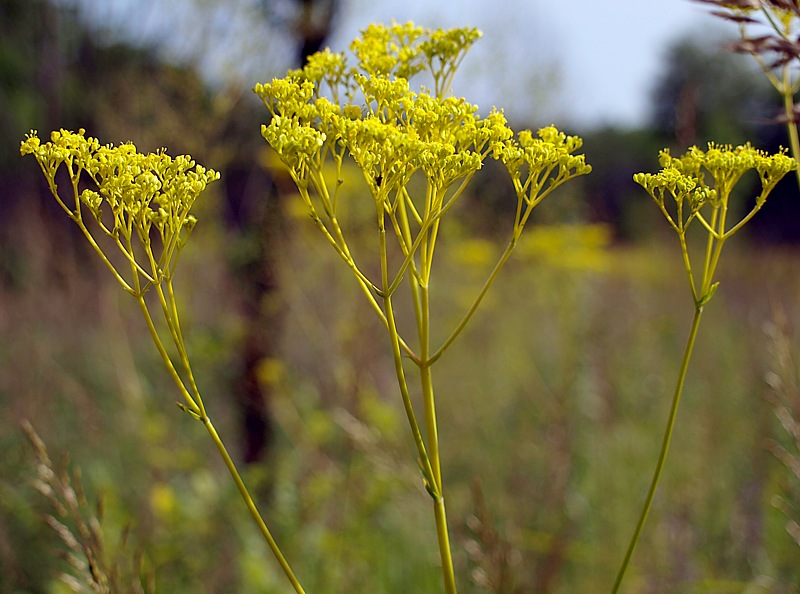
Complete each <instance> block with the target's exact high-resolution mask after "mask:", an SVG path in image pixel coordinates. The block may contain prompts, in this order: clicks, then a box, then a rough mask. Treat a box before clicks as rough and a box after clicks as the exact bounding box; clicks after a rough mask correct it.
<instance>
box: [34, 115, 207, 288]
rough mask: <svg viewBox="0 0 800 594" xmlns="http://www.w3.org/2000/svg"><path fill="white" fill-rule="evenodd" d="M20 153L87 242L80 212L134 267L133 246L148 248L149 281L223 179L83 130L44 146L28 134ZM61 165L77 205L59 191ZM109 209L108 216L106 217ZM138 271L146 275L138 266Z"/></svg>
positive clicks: (182, 159) (60, 134) (59, 134)
mask: <svg viewBox="0 0 800 594" xmlns="http://www.w3.org/2000/svg"><path fill="white" fill-rule="evenodd" d="M20 152H21V154H22V155H33V156H34V157H35V158H36V160H37V161H38V163H39V166H40V167H41V169H42V172H43V173H44V175H45V178H46V179H47V182H48V185H49V187H50V191H51V192H52V194H53V196H54V197H55V198H56V200H57V201H58V203H59V204H60V205H61V207H62V208H63V209H64V211H65V212H66V213H67V214H68V215H69V217H70V218H72V219H73V220H74V221H75V222H76V223H78V224H79V225H80V226H81V227H82V229H83V230H84V232H85V233H86V234H87V236H90V235H91V232H90V231H89V230H88V228H87V227H86V226H85V222H84V220H83V208H82V207H85V208H86V209H87V210H88V211H89V213H90V214H91V216H92V218H93V219H94V220H95V221H96V222H97V224H98V225H99V226H100V228H101V230H102V231H103V233H104V234H106V235H108V236H109V237H111V238H112V239H113V240H114V241H115V242H116V243H117V245H118V246H119V248H120V249H121V250H122V251H123V252H124V253H125V254H126V256H127V258H128V259H129V260H130V261H131V263H133V264H134V265H136V266H139V265H137V264H136V253H135V249H134V243H135V242H138V243H139V244H140V245H141V246H143V247H144V250H145V253H146V256H147V259H148V262H147V266H146V268H150V269H151V272H150V273H145V274H146V277H147V279H148V280H149V281H150V282H158V280H159V279H160V277H161V276H162V274H163V273H164V271H165V270H167V269H168V268H169V266H170V263H171V261H172V258H173V256H174V255H176V254H177V252H178V251H180V249H181V248H182V247H183V245H184V243H185V241H186V238H187V237H188V235H189V233H190V232H191V230H192V229H193V228H194V225H195V223H196V222H197V221H196V219H195V217H194V216H193V215H192V214H190V211H191V209H192V206H193V205H194V202H195V200H196V199H197V197H198V196H199V195H200V193H201V192H202V191H203V190H205V188H206V186H207V185H208V184H209V183H211V182H212V181H214V180H217V179H219V173H217V172H216V171H214V170H213V169H206V168H205V167H203V166H202V165H198V164H196V163H195V162H194V160H192V158H191V157H189V156H188V155H180V156H178V157H175V158H172V157H170V156H169V155H168V154H166V153H165V152H164V151H163V150H162V151H158V152H156V153H150V154H142V153H139V152H138V151H137V150H136V147H135V146H134V145H133V144H132V143H125V144H121V145H119V146H113V145H100V143H99V141H98V140H97V139H96V138H92V137H90V136H86V134H85V130H83V129H81V130H78V132H71V131H68V130H59V131H54V132H53V133H52V134H51V136H50V141H49V142H46V143H42V142H41V140H40V139H39V137H38V135H37V133H36V132H31V133H30V134H28V136H27V137H26V139H25V140H24V141H23V142H22V145H21V147H20ZM62 165H63V166H64V168H65V169H66V172H67V174H68V176H69V181H70V186H71V192H72V195H73V199H74V205H70V206H68V205H67V203H66V202H64V200H63V199H62V197H61V195H60V194H59V190H58V182H57V179H56V178H57V174H58V171H59V169H60V168H61V166H62ZM87 185H88V186H89V187H85V186H87ZM104 208H107V209H108V211H110V214H109V215H108V216H105V215H104V212H103V210H104ZM153 229H155V230H156V231H157V232H158V235H159V237H160V240H161V241H160V247H161V250H162V251H161V252H160V254H161V255H160V257H158V258H156V257H155V256H154V254H153V252H152V247H151V238H150V233H151V231H152V230H153ZM94 245H95V247H96V249H97V250H98V251H99V247H97V244H96V243H94ZM109 265H110V264H109ZM139 272H144V269H143V268H141V266H139ZM118 278H120V277H119V276H118ZM124 284H125V283H124ZM126 288H128V289H130V287H129V286H127V285H126Z"/></svg>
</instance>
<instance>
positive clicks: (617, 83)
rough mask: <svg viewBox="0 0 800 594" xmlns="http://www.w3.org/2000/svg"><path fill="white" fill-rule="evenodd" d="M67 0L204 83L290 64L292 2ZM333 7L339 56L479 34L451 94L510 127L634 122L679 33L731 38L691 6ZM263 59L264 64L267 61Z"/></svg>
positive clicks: (474, 1)
mask: <svg viewBox="0 0 800 594" xmlns="http://www.w3.org/2000/svg"><path fill="white" fill-rule="evenodd" d="M61 1H62V2H69V1H70V0H61ZM71 1H72V2H73V3H75V4H77V5H78V6H80V7H81V9H82V11H83V12H84V14H86V15H88V17H87V18H89V19H90V20H91V21H92V22H94V23H104V24H106V25H108V24H111V25H112V26H113V25H114V23H116V26H117V27H121V28H122V29H124V30H126V31H127V34H128V35H129V36H130V37H131V38H132V39H134V40H139V41H143V42H147V41H148V39H150V40H153V39H155V40H157V41H159V42H161V43H163V44H164V45H165V47H166V48H167V51H168V53H169V52H171V53H172V55H174V56H175V57H178V58H180V57H181V56H182V53H183V54H184V57H185V54H186V52H187V48H192V47H193V48H202V52H203V58H202V62H203V68H204V70H205V71H206V72H207V73H208V74H209V76H210V77H211V78H212V79H213V78H215V77H216V78H220V77H221V78H224V77H226V76H230V74H231V73H232V72H235V73H237V75H238V76H239V77H240V78H241V80H242V84H245V85H247V86H248V87H252V85H253V84H254V83H255V82H259V81H263V80H268V79H269V78H271V77H272V76H281V75H282V74H283V73H284V72H285V68H286V67H287V65H288V63H289V58H288V54H287V52H286V47H287V46H288V45H289V38H288V37H286V36H281V34H280V30H281V27H282V25H281V22H280V19H281V18H282V17H281V14H282V13H281V10H283V11H284V12H287V11H289V10H290V7H292V6H294V5H295V3H293V2H291V1H290V0H216V1H215V2H209V1H204V0H172V1H170V2H166V1H165V0H71ZM339 1H340V7H341V12H340V16H339V18H338V19H337V21H336V25H335V30H334V33H333V35H332V37H331V38H330V39H329V45H330V47H331V49H332V50H333V51H337V52H338V51H343V50H346V48H347V46H348V45H349V43H350V41H351V40H352V39H353V38H354V37H356V36H357V35H358V32H359V30H360V29H363V28H364V27H366V26H367V25H368V24H370V23H372V22H381V23H387V24H388V23H390V22H391V21H392V20H395V21H398V22H406V21H414V22H415V23H416V24H418V25H421V26H425V27H431V28H433V27H464V26H470V27H476V28H478V29H480V30H481V31H482V32H483V34H484V36H483V38H482V39H481V40H479V41H478V42H477V43H476V45H475V46H474V48H473V49H472V50H471V51H470V54H469V55H468V56H467V58H466V60H465V61H464V64H463V66H462V69H461V71H460V73H459V74H460V75H459V77H458V78H456V80H455V82H454V85H453V92H454V93H455V94H457V95H461V96H464V97H466V98H467V100H469V101H470V102H472V103H475V104H477V105H478V106H479V107H480V111H481V112H482V113H486V112H488V111H489V109H490V108H491V107H492V106H497V107H502V108H503V109H504V110H505V112H506V114H507V116H508V117H509V119H510V120H512V121H515V120H516V121H522V122H525V123H530V122H534V123H536V124H541V125H545V124H550V123H553V124H556V125H559V126H561V125H569V126H572V127H576V128H596V127H601V126H605V125H611V126H620V127H636V126H640V125H643V124H645V123H646V121H647V118H648V115H649V103H650V94H651V89H652V87H653V85H654V82H655V81H656V80H657V77H658V76H659V69H660V68H661V67H662V65H663V63H664V61H663V58H664V54H665V51H666V49H667V48H668V47H669V45H670V44H671V43H673V42H675V41H676V40H678V39H681V38H682V37H685V36H687V35H694V36H704V37H709V38H712V39H720V40H721V39H722V37H723V34H727V35H728V38H732V37H733V36H734V35H735V31H734V27H733V26H731V25H728V24H726V23H723V22H721V21H720V20H719V19H717V18H714V17H712V16H710V15H709V14H708V8H707V7H706V6H705V5H703V4H698V3H695V2H691V1H690V0H602V1H598V0H440V1H438V2H436V1H432V0H339ZM192 2H194V4H193V5H194V6H195V7H196V6H197V5H201V6H203V5H204V6H207V7H211V8H209V9H208V10H209V11H210V12H211V11H213V14H209V15H202V18H201V19H187V18H185V14H186V13H185V6H186V5H188V4H190V3H192ZM259 2H260V3H265V2H269V3H270V6H272V7H273V9H272V10H273V17H272V18H273V20H274V21H275V23H276V24H275V26H274V27H273V30H272V31H271V32H270V33H269V34H265V31H264V30H263V25H261V28H260V29H256V28H254V26H255V25H254V24H255V23H257V22H258V19H255V18H253V14H254V13H253V11H254V10H257V7H258V6H259ZM195 10H196V8H195ZM276 14H277V15H278V16H277V17H276V16H275V15H276ZM287 14H288V12H287ZM276 19H277V20H276ZM199 23H202V24H199ZM283 28H285V26H283ZM281 48H282V49H281ZM194 51H195V53H197V50H196V49H195V50H194ZM281 52H283V56H284V58H285V60H284V62H285V64H281V58H280V56H281V55H282V54H281ZM267 55H268V56H270V57H271V59H269V60H265V59H264V57H265V56H267ZM265 64H269V65H271V67H272V70H270V69H269V68H266V67H265ZM276 68H277V69H278V70H280V72H279V71H278V70H276ZM281 69H283V70H281Z"/></svg>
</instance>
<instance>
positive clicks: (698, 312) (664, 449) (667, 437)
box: [611, 306, 703, 594]
mask: <svg viewBox="0 0 800 594" xmlns="http://www.w3.org/2000/svg"><path fill="white" fill-rule="evenodd" d="M702 315H703V306H696V307H695V311H694V318H693V319H692V327H691V330H690V331H689V339H688V340H687V341H686V349H685V351H684V353H683V361H682V362H681V368H680V371H679V372H678V383H677V385H676V386H675V394H674V395H673V397H672V406H671V408H670V411H669V419H668V420H667V427H666V430H665V431H664V438H663V440H662V442H661V452H660V453H659V455H658V462H657V463H656V468H655V471H654V472H653V478H652V480H651V481H650V488H649V489H648V491H647V497H646V498H645V501H644V506H643V507H642V511H641V514H640V515H639V521H638V522H637V523H636V529H635V530H634V532H633V537H632V538H631V541H630V544H629V545H628V550H627V552H626V553H625V559H624V560H623V561H622V566H621V567H620V568H619V573H618V574H617V579H616V581H615V582H614V588H613V589H612V590H611V592H612V594H616V593H617V592H618V591H619V588H620V585H621V584H622V579H623V578H624V577H625V572H626V570H627V569H628V564H629V563H630V560H631V557H632V556H633V550H634V549H635V548H636V544H637V542H638V541H639V536H640V535H641V533H642V528H644V524H645V521H646V520H647V515H648V513H649V512H650V506H651V505H652V503H653V497H654V496H655V493H656V488H657V487H658V481H659V479H660V478H661V472H662V470H663V469H664V463H665V462H666V460H667V453H668V452H669V446H670V442H671V441H672V432H673V429H674V428H675V419H676V418H677V416H678V404H679V403H680V400H681V393H682V392H683V384H684V381H685V380H686V371H687V369H688V368H689V360H690V359H691V357H692V349H693V348H694V343H695V339H696V338H697V330H698V328H699V327H700V318H701V317H702Z"/></svg>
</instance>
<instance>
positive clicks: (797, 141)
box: [782, 64, 800, 185]
mask: <svg viewBox="0 0 800 594" xmlns="http://www.w3.org/2000/svg"><path fill="white" fill-rule="evenodd" d="M782 90H783V93H782V94H783V109H784V112H785V113H786V131H787V132H788V133H789V146H790V147H791V150H792V156H793V157H794V158H795V159H798V158H800V135H798V132H797V122H796V121H795V114H794V93H793V89H792V81H791V72H790V70H789V65H788V64H787V65H786V66H784V67H783V89H782ZM794 173H795V175H796V176H797V183H798V185H800V168H798V169H795V170H794Z"/></svg>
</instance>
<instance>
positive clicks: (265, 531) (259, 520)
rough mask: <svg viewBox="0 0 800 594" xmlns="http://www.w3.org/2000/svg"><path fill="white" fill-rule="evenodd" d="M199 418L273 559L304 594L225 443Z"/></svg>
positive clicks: (211, 426) (206, 421)
mask: <svg viewBox="0 0 800 594" xmlns="http://www.w3.org/2000/svg"><path fill="white" fill-rule="evenodd" d="M201 420H202V421H203V425H205V427H206V429H207V430H208V433H209V435H211V439H212V441H213V442H214V445H216V446H217V450H219V453H220V454H221V455H222V459H223V460H224V461H225V466H227V467H228V471H229V472H230V473H231V476H232V477H233V481H234V482H235V483H236V488H237V489H239V493H240V494H241V496H242V499H244V502H245V505H247V510H248V511H249V512H250V516H251V517H252V518H253V520H254V521H255V523H256V525H257V526H258V529H259V530H260V531H261V535H262V536H263V537H264V540H265V541H266V542H267V545H268V546H269V548H270V550H271V551H272V554H273V555H274V556H275V559H276V560H277V561H278V564H279V565H280V566H281V569H283V572H284V573H285V574H286V577H287V578H288V579H289V581H290V582H291V584H292V587H293V588H294V590H295V592H297V594H305V590H303V586H301V585H300V582H299V581H298V579H297V577H296V576H295V574H294V572H293V571H292V568H291V567H290V566H289V563H288V561H286V558H285V557H284V556H283V553H282V552H281V550H280V548H279V547H278V543H277V542H275V539H274V538H273V536H272V534H271V533H270V531H269V528H267V525H266V523H265V522H264V518H263V517H261V513H260V512H259V511H258V508H257V507H256V504H255V502H254V501H253V498H252V497H251V496H250V492H249V491H248V490H247V485H245V484H244V481H243V480H242V477H241V475H240V474H239V471H238V470H237V469H236V465H235V464H234V463H233V460H232V459H231V457H230V454H228V450H227V449H226V448H225V444H224V443H222V439H221V438H220V436H219V434H218V433H217V430H216V429H215V428H214V425H213V424H212V423H211V419H209V418H208V417H207V416H206V417H204V418H203V419H201Z"/></svg>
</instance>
